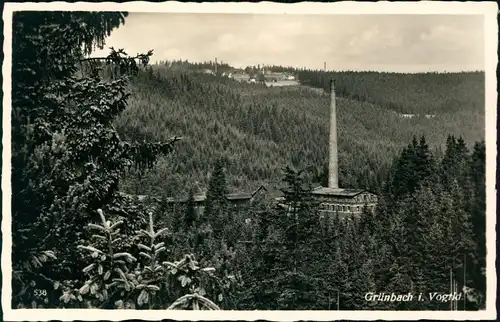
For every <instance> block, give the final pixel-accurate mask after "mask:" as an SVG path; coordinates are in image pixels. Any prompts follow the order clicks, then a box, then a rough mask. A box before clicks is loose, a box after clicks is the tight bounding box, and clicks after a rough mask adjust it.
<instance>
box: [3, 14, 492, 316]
mask: <svg viewBox="0 0 500 322" xmlns="http://www.w3.org/2000/svg"><path fill="white" fill-rule="evenodd" d="M126 17H127V15H126V13H115V12H108V13H99V12H89V13H83V12H51V13H47V12H24V13H16V14H15V15H14V28H13V30H14V35H13V39H14V41H13V52H14V57H13V73H12V84H13V92H12V98H13V101H12V138H13V141H12V145H13V148H12V291H13V292H12V307H13V308H102V309H191V310H200V309H202V310H218V309H224V310H291V309H293V310H304V309H322V310H336V309H339V310H377V309H379V310H396V309H397V310H449V309H450V302H449V301H442V300H439V299H436V298H433V296H432V294H433V293H434V292H436V293H439V294H445V293H449V292H450V278H451V280H452V282H453V283H456V285H457V290H458V291H459V292H460V291H462V290H464V289H467V290H468V292H467V296H466V297H465V298H466V300H464V297H462V298H461V299H460V300H459V301H458V302H457V305H458V309H460V310H462V309H463V310H477V309H482V308H484V305H485V304H484V303H485V294H486V276H485V267H486V266H485V265H486V264H485V257H486V245H485V242H486V232H485V223H486V222H485V215H486V214H485V212H486V197H485V157H486V156H485V142H484V130H483V129H484V125H483V124H484V98H483V96H484V93H483V88H484V79H483V78H484V77H483V74H482V73H461V74H445V75H441V74H424V75H404V74H383V73H354V72H345V73H330V74H327V73H324V72H320V71H307V70H287V71H289V72H293V73H295V74H297V75H299V80H300V81H301V82H302V85H301V86H297V87H290V88H266V87H265V85H264V84H244V83H238V82H236V81H234V80H231V79H227V78H224V77H221V76H219V75H204V74H201V73H194V72H192V71H193V70H196V69H197V68H206V67H207V66H205V65H203V64H200V65H199V66H197V65H193V64H190V63H188V62H177V63H176V64H165V63H164V62H162V63H159V64H155V65H151V64H149V61H150V59H151V57H154V52H153V51H148V50H149V48H146V49H145V53H144V54H139V55H137V56H129V55H127V54H126V53H125V52H124V51H122V50H119V49H116V50H115V49H111V50H110V55H109V56H107V57H102V58H99V57H94V58H91V59H89V54H90V53H91V52H92V50H93V49H94V48H95V47H96V46H102V45H103V44H104V40H105V38H106V36H108V35H109V34H110V33H111V32H112V30H113V29H115V28H117V27H119V26H120V25H121V24H123V23H124V22H125V21H126ZM207 64H208V65H209V63H207ZM227 66H229V65H227ZM227 66H226V67H227ZM227 68H228V69H229V67H227ZM273 68H276V69H277V70H279V67H276V66H275V67H273ZM283 70H286V69H285V68H283ZM330 77H333V78H335V80H336V84H337V89H338V91H339V92H338V97H337V110H338V128H339V142H340V143H339V151H340V185H341V186H342V187H356V188H368V189H370V190H373V191H375V192H377V193H378V198H379V202H378V206H377V208H376V209H375V212H371V211H369V210H368V209H366V208H365V209H364V211H363V215H362V216H361V217H360V218H359V219H357V218H340V216H339V215H338V214H334V215H331V216H322V215H320V212H319V208H318V207H319V205H318V202H317V201H316V200H315V199H314V198H313V197H312V194H311V189H312V188H313V187H314V186H315V185H317V184H325V180H326V178H327V171H326V170H325V165H326V163H327V142H328V139H327V138H328V109H329V96H328V94H324V93H322V92H321V90H319V91H318V90H317V89H318V88H320V89H321V88H322V87H324V84H325V81H326V79H328V78H330ZM451 97H452V98H453V99H451ZM402 112H403V113H410V112H411V113H415V114H422V113H430V112H432V113H435V117H433V118H426V117H425V116H423V117H414V118H411V119H406V118H402V117H401V116H400V115H398V113H402ZM175 136H178V137H182V138H177V137H175ZM261 184H266V185H267V186H268V187H274V188H275V189H274V190H279V193H280V195H281V196H282V197H283V200H282V201H281V203H282V204H284V205H289V206H290V207H288V208H287V207H279V206H277V205H276V203H275V202H274V200H273V198H271V200H269V199H266V198H262V199H257V200H256V201H255V202H253V203H251V204H248V205H246V206H241V207H235V206H234V205H233V204H231V203H230V202H228V200H227V198H226V194H227V193H228V192H232V191H235V190H246V191H248V190H250V189H255V188H256V187H257V186H258V185H261ZM205 188H206V189H207V192H206V196H207V199H206V203H205V208H204V211H203V212H200V211H199V210H198V209H197V207H196V200H195V194H196V193H197V192H198V191H199V190H202V189H205ZM269 190H270V192H269V193H270V194H272V191H271V190H272V189H269ZM123 192H126V193H125V194H124V193H123ZM144 194H146V195H150V196H158V197H159V198H158V199H148V198H146V199H145V200H139V199H138V198H137V196H134V195H144ZM172 196H181V197H186V199H187V202H186V203H184V204H183V205H182V206H181V207H177V208H175V209H172V207H171V204H170V203H168V202H167V201H168V199H167V198H166V197H172ZM273 197H274V196H273ZM391 292H394V293H397V294H408V293H409V294H414V296H416V297H418V296H419V294H422V299H421V300H420V298H419V300H414V301H389V302H387V301H382V302H381V301H369V300H367V298H366V294H367V293H373V294H378V293H385V294H390V293H391Z"/></svg>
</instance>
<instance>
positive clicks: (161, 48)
mask: <svg viewBox="0 0 500 322" xmlns="http://www.w3.org/2000/svg"><path fill="white" fill-rule="evenodd" d="M483 19H484V18H483V16H472V15H263V14H259V15H257V14H192V13H186V14H180V13H130V14H129V16H128V17H127V18H126V21H125V25H122V26H121V27H120V28H119V29H116V30H115V31H113V33H112V34H111V36H110V37H109V38H108V39H107V41H106V46H107V47H110V46H114V47H115V48H124V49H125V50H126V51H127V52H128V53H129V54H136V53H138V52H146V51H147V50H148V49H154V56H153V58H152V61H153V62H154V61H159V60H174V59H183V60H185V59H187V60H189V61H209V60H213V59H214V57H217V59H218V60H219V61H221V60H222V61H224V62H227V63H229V64H230V65H233V66H236V67H244V66H247V65H257V64H266V65H267V64H276V65H282V66H294V67H307V68H312V69H320V68H323V62H326V63H327V68H328V69H333V70H377V71H393V72H423V71H461V70H484V27H483V22H484V20H483ZM97 54H102V52H99V53H97Z"/></svg>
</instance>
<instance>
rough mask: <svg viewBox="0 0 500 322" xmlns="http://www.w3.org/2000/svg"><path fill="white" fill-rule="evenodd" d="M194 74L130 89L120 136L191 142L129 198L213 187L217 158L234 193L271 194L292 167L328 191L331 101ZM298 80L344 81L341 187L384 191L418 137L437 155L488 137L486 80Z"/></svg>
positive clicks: (305, 91)
mask: <svg viewBox="0 0 500 322" xmlns="http://www.w3.org/2000/svg"><path fill="white" fill-rule="evenodd" d="M166 66H170V68H172V67H173V70H170V68H167V67H166ZM194 66H197V65H194ZM207 66H210V65H209V64H207ZM203 67H206V66H203ZM275 68H276V67H275ZM190 70H193V67H192V66H191V65H189V63H186V62H183V63H182V64H181V63H177V64H173V63H169V64H162V65H154V66H152V67H151V68H150V69H149V70H148V71H144V72H142V73H140V75H139V76H138V78H136V79H135V80H134V81H133V82H132V85H131V91H132V93H133V95H132V96H131V98H130V100H129V108H128V109H127V110H126V111H125V112H124V113H123V114H121V115H120V116H119V117H118V119H117V120H116V126H117V129H118V131H119V133H120V134H121V135H122V136H123V137H125V138H127V139H128V140H137V141H141V140H143V139H151V140H163V139H166V138H169V137H170V136H172V135H179V136H182V137H183V138H184V139H183V140H182V142H180V143H179V145H178V146H179V149H178V150H177V151H176V152H175V154H174V155H171V156H169V157H168V158H167V159H164V160H163V159H162V160H160V163H159V165H158V166H157V167H156V168H155V169H154V170H153V171H152V172H150V173H149V174H147V175H146V176H145V177H142V178H140V179H138V178H137V177H136V176H133V177H131V178H130V179H128V180H126V181H125V182H126V183H125V184H124V187H125V189H126V190H127V191H129V192H131V193H136V194H152V195H157V196H161V195H162V194H168V195H171V196H177V195H184V196H185V195H186V194H187V192H188V190H189V187H187V186H186V182H188V185H189V184H192V185H196V186H197V187H199V188H197V189H202V188H204V187H206V185H207V182H208V178H209V174H210V171H211V168H212V166H213V161H211V160H215V159H217V158H221V157H222V158H224V159H225V160H226V162H227V172H228V182H229V188H230V190H231V191H240V190H243V191H250V190H253V189H255V188H257V187H258V186H259V185H260V184H263V183H264V184H267V185H269V186H272V187H273V186H275V185H276V184H277V183H279V182H280V176H281V173H280V170H281V168H282V167H284V166H285V165H288V164H290V165H293V166H295V167H298V168H305V167H312V168H314V171H313V172H314V173H313V174H312V175H313V176H314V177H315V178H316V181H317V183H318V184H319V183H322V181H323V180H324V179H325V178H326V177H325V174H324V168H325V166H326V164H327V152H328V146H327V144H328V124H329V117H328V113H329V104H330V98H329V96H328V95H327V94H321V92H320V93H318V92H317V91H312V90H310V87H308V86H300V87H290V88H286V87H282V88H266V87H265V86H264V85H260V84H240V83H238V82H237V81H234V80H231V79H227V78H223V77H215V76H212V75H201V74H195V73H191V72H189V71H190ZM276 70H279V69H278V68H276ZM298 74H299V75H300V77H301V78H300V81H301V82H304V83H305V84H308V85H311V83H314V82H313V81H311V80H310V79H309V78H313V79H314V80H316V78H314V77H317V78H318V79H319V80H320V82H326V80H327V79H330V77H332V78H333V79H335V80H336V92H337V110H338V112H337V114H338V131H339V133H338V137H339V154H340V155H339V163H340V185H341V186H343V187H352V188H369V189H371V190H373V191H377V190H378V189H379V188H380V186H381V184H382V182H383V181H384V179H385V177H386V176H387V175H388V169H389V167H390V164H391V162H392V159H393V158H394V157H395V156H396V155H397V153H398V152H399V151H401V149H402V148H403V147H404V146H405V145H406V144H408V142H410V141H411V139H412V137H413V136H414V135H416V136H421V135H425V136H426V138H427V140H428V142H429V144H430V146H431V149H432V150H433V152H434V153H436V154H437V155H438V156H441V155H442V154H443V151H444V147H445V141H446V137H447V135H449V134H450V135H455V136H457V137H458V136H462V137H463V138H464V140H465V141H466V143H467V144H468V146H469V147H472V145H473V144H474V142H475V141H477V140H480V139H482V138H484V88H483V87H484V74H483V73H460V74H431V73H429V74H389V73H357V72H345V73H334V74H333V73H329V74H326V73H323V72H313V71H298ZM305 77H309V78H306V79H304V80H303V78H305ZM321 84H322V83H320V84H318V85H317V86H318V87H321V86H322V85H321ZM419 86H420V87H419ZM362 93H363V94H362ZM442 93H450V94H449V95H442ZM363 96H364V97H365V98H360V97H363ZM451 101H453V102H451ZM394 104H396V105H397V107H395V106H396V105H394ZM401 110H404V111H405V112H411V113H414V114H425V113H428V112H427V110H432V111H434V112H433V113H434V114H435V117H434V118H431V119H428V118H426V117H425V116H424V115H421V116H420V117H415V118H411V119H407V118H402V117H401V116H399V115H398V113H396V112H399V111H401Z"/></svg>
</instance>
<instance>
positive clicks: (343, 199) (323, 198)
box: [312, 187, 378, 216]
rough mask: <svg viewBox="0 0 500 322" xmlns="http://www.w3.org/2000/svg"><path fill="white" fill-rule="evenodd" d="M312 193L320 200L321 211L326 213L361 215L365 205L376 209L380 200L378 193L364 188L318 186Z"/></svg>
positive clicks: (370, 208)
mask: <svg viewBox="0 0 500 322" xmlns="http://www.w3.org/2000/svg"><path fill="white" fill-rule="evenodd" d="M312 194H313V195H314V197H315V199H316V200H317V201H318V202H320V211H321V213H322V214H325V215H331V214H335V213H338V214H339V215H340V216H347V215H355V216H359V215H361V214H362V213H363V208H364V207H365V206H366V207H367V208H368V210H370V211H374V210H375V206H376V205H377V202H378V198H377V195H376V194H374V193H371V192H370V191H368V190H364V189H342V188H328V187H318V188H316V189H314V190H313V191H312Z"/></svg>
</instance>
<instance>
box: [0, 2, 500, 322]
mask: <svg viewBox="0 0 500 322" xmlns="http://www.w3.org/2000/svg"><path fill="white" fill-rule="evenodd" d="M24 10H36V11H54V10H64V11H77V10H78V11H89V10H92V11H129V12H165V13H166V12H171V13H246V14H248V13H255V14H290V15H292V14H295V15H297V14H322V15H325V14H412V15H415V14H447V15H450V14H456V15H471V14H477V15H483V16H484V17H485V25H484V27H485V77H486V80H485V84H486V90H485V98H486V101H485V102H486V104H485V105H486V111H485V142H486V203H487V211H486V221H487V223H486V229H487V249H488V253H487V270H486V272H487V273H486V274H487V283H488V285H487V303H486V308H487V309H486V310H484V311H477V312H470V311H438V312H435V311H156V310H155V311H146V310H98V309H20V310H13V309H12V308H11V291H12V289H11V278H12V276H11V275H12V273H11V265H12V263H11V255H12V254H11V246H12V238H11V237H10V236H11V211H10V209H11V198H10V197H11V182H10V169H11V159H10V158H11V151H10V149H11V146H10V145H11V144H10V142H11V132H10V123H11V83H10V81H11V64H12V49H11V44H12V13H13V12H14V11H24ZM497 13H498V6H497V4H496V2H444V1H443V2H439V1H419V2H376V3H370V2H357V3H356V2H353V1H346V2H336V3H311V2H308V3H304V2H302V3H296V4H280V3H272V2H260V3H248V2H240V3H180V2H166V3H148V2H142V1H137V2H127V3H114V2H102V3H85V2H78V3H66V2H51V3H6V4H5V5H4V12H3V19H4V46H3V51H4V61H3V64H2V73H3V94H4V97H3V107H4V108H3V127H2V128H3V138H2V144H3V151H2V158H3V166H2V183H1V184H2V201H3V202H2V207H3V208H2V214H3V216H2V236H3V240H2V257H1V261H2V262H1V264H2V265H1V267H2V299H1V300H2V310H3V313H4V320H6V321H21V320H24V321H43V320H61V321H70V320H75V319H79V320H89V321H95V320H110V321H120V320H125V319H141V320H160V319H179V320H256V319H265V320H270V321H297V320H318V321H328V320H336V319H346V320H379V319H383V320H403V319H404V320H418V319H434V320H480V319H495V318H496V307H495V300H496V286H497V276H496V269H495V257H496V232H495V225H496V189H495V182H496V151H497V147H496V137H497V135H496V133H497V130H496V118H497V108H496V107H497V90H496V84H497V80H496V67H497V62H498V59H497V47H498V36H497V35H498V25H497Z"/></svg>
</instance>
